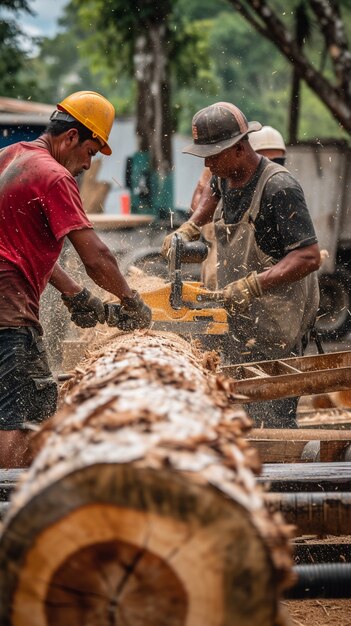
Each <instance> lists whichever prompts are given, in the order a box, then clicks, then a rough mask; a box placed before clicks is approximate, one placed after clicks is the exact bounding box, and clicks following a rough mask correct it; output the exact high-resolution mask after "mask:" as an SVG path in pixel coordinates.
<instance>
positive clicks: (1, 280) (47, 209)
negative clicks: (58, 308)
mask: <svg viewBox="0 0 351 626" xmlns="http://www.w3.org/2000/svg"><path fill="white" fill-rule="evenodd" d="M82 228H92V225H91V223H90V222H89V220H88V218H87V216H86V214H85V212H84V209H83V206H82V202H81V198H80V195H79V190H78V186H77V183H76V181H75V179H74V178H73V176H72V175H71V174H70V173H69V171H68V170H67V169H66V168H65V167H63V166H62V165H60V164H59V163H58V162H57V161H56V160H55V159H54V158H53V157H52V156H51V155H50V153H49V152H48V150H46V149H45V148H42V147H38V146H37V145H35V143H34V142H20V143H15V144H13V145H11V146H8V147H7V148H4V149H2V150H0V327H1V326H2V327H3V326H31V325H33V324H34V325H36V326H38V327H39V328H40V324H39V298H40V295H41V293H42V292H43V290H44V288H45V286H46V285H47V283H48V281H49V278H50V276H51V273H52V270H53V268H54V265H55V263H56V261H57V259H58V257H59V255H60V252H61V249H62V245H63V240H64V237H65V235H67V233H69V232H71V231H72V230H79V229H82Z"/></svg>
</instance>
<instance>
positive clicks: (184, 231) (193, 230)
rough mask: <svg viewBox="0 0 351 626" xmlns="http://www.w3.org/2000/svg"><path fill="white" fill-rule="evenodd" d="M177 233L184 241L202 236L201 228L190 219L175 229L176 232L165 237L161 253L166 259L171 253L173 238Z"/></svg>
mask: <svg viewBox="0 0 351 626" xmlns="http://www.w3.org/2000/svg"><path fill="white" fill-rule="evenodd" d="M175 234H177V235H180V237H181V238H182V239H184V241H196V240H197V239H199V238H200V235H201V229H200V228H199V226H197V225H196V224H195V223H194V222H191V221H188V222H184V224H182V225H181V226H179V228H177V230H175V231H174V233H171V234H170V235H167V237H165V238H164V241H163V244H162V248H161V254H162V256H164V257H165V258H166V259H167V257H168V255H169V251H170V248H171V243H172V238H173V237H174V235H175Z"/></svg>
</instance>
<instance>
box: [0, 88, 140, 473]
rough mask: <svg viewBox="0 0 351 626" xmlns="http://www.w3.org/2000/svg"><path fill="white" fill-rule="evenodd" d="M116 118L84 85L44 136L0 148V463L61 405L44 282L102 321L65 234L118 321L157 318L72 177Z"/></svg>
mask: <svg viewBox="0 0 351 626" xmlns="http://www.w3.org/2000/svg"><path fill="white" fill-rule="evenodd" d="M114 117H115V111H114V108H113V106H112V104H111V103H110V102H109V101H108V100H106V99H105V98H104V97H103V96H101V95H100V94H98V93H95V92H92V91H80V92H77V93H74V94H72V95H70V96H68V97H67V98H65V99H64V100H63V101H62V102H61V103H59V104H58V105H57V110H56V111H54V113H53V114H52V116H51V118H50V122H49V125H48V126H47V128H46V130H45V132H44V134H43V135H41V136H40V137H39V138H38V139H36V140H34V141H31V142H19V143H15V144H12V145H10V146H8V147H6V148H4V149H2V150H0V189H1V193H0V431H1V433H0V467H19V466H20V465H22V464H25V463H26V462H28V456H27V454H28V450H27V448H28V437H29V432H30V431H29V428H28V427H29V423H33V422H34V423H38V422H41V421H42V420H43V419H45V418H46V417H49V416H50V415H52V414H53V413H54V412H55V410H56V402H57V387H56V384H55V382H54V379H53V377H52V374H51V372H50V369H49V365H48V361H47V357H46V353H45V349H44V346H43V342H42V338H41V336H42V334H43V332H42V328H41V325H40V323H39V299H40V296H41V294H42V292H43V290H44V288H45V286H46V284H47V283H48V282H50V283H51V285H53V286H54V287H56V289H58V291H59V292H61V294H62V299H63V302H64V303H65V305H66V306H67V308H68V310H69V312H70V314H71V319H72V321H73V322H75V323H76V324H77V325H78V326H80V327H82V328H87V327H92V326H95V324H97V322H100V323H104V322H105V321H106V320H105V318H106V316H105V307H104V304H103V302H102V301H101V300H100V299H99V298H97V297H95V296H93V295H92V294H91V293H90V292H89V291H88V290H87V289H85V288H83V289H82V286H81V285H79V284H78V283H77V282H76V281H75V280H73V279H72V278H71V277H70V276H69V275H68V274H67V273H66V272H65V271H64V270H63V269H62V268H61V266H60V265H59V264H58V263H57V260H58V257H59V255H60V252H61V249H62V246H63V242H64V238H65V236H67V237H68V238H69V240H70V241H71V243H72V245H73V246H74V248H75V249H76V251H77V253H78V255H79V256H80V258H81V260H82V262H83V264H84V266H85V269H86V271H87V274H88V275H89V276H90V278H92V279H93V281H94V282H95V283H96V284H97V285H99V286H100V287H102V288H104V289H105V290H106V291H108V292H110V293H112V294H114V295H115V296H117V297H118V298H119V299H120V300H121V308H120V316H119V318H117V319H116V320H115V323H116V325H117V326H118V327H119V328H121V329H122V330H134V329H135V328H143V327H147V326H149V325H150V322H151V311H150V309H149V307H147V306H146V305H145V304H144V302H143V300H142V299H141V297H140V295H139V294H138V293H137V292H135V291H133V290H132V289H131V288H130V287H129V285H128V283H127V282H126V280H125V278H124V277H123V276H122V274H121V272H120V270H119V268H118V264H117V261H116V259H115V257H114V255H113V254H112V252H111V251H110V250H109V248H107V246H106V245H105V244H104V243H103V242H102V241H101V240H100V239H99V237H98V236H97V234H96V233H95V232H94V230H93V227H92V225H91V223H90V222H89V220H88V218H87V216H86V214H85V212H84V210H83V206H82V201H81V198H80V195H79V190H78V186H77V183H76V181H75V177H76V176H78V174H79V173H80V172H82V171H83V170H88V169H89V168H90V165H91V159H92V157H93V156H95V155H96V154H97V152H99V151H100V152H102V153H103V154H106V155H110V154H111V149H110V147H109V145H108V137H109V133H110V131H111V127H112V124H113V120H114Z"/></svg>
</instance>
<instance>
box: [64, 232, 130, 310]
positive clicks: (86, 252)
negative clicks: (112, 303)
mask: <svg viewBox="0 0 351 626" xmlns="http://www.w3.org/2000/svg"><path fill="white" fill-rule="evenodd" d="M68 238H69V239H70V241H71V243H72V245H73V246H74V248H75V249H76V251H77V253H78V254H79V256H80V258H81V260H82V262H83V265H84V267H85V269H86V272H87V274H88V276H90V278H91V279H92V280H93V281H94V282H95V283H96V284H97V285H99V287H102V288H103V289H105V290H106V291H109V292H110V293H113V294H114V295H115V296H117V298H120V299H122V298H132V297H133V292H132V290H131V288H130V287H129V285H128V283H127V281H126V279H125V278H124V276H122V274H121V272H120V269H119V267H118V263H117V261H116V259H115V257H114V255H113V254H112V252H111V250H110V249H109V248H108V247H107V246H106V245H105V244H104V243H103V241H101V239H100V238H99V237H98V235H97V234H96V232H95V231H94V230H93V229H91V228H83V229H82V230H73V231H71V232H70V233H69V234H68Z"/></svg>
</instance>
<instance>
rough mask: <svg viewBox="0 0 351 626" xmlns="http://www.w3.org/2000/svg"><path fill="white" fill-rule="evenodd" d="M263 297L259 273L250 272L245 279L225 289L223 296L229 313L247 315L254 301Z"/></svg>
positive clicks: (230, 284)
mask: <svg viewBox="0 0 351 626" xmlns="http://www.w3.org/2000/svg"><path fill="white" fill-rule="evenodd" d="M262 295H263V291H262V287H261V285H260V283H259V281H258V277H257V272H250V274H248V275H247V276H245V277H244V278H240V280H236V281H235V282H234V283H229V285H227V286H226V287H224V289H223V291H222V296H223V300H224V306H225V308H226V309H228V311H229V313H232V314H233V313H246V312H247V310H248V308H249V306H250V304H251V302H252V300H253V299H254V298H260V297H261V296H262Z"/></svg>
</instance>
